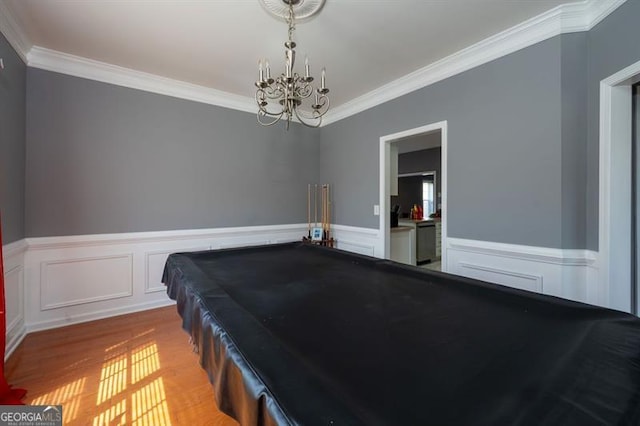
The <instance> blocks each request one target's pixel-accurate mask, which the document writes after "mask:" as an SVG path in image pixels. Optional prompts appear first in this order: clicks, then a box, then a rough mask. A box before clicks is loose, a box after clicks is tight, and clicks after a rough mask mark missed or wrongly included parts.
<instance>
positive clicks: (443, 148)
mask: <svg viewBox="0 0 640 426" xmlns="http://www.w3.org/2000/svg"><path fill="white" fill-rule="evenodd" d="M436 141H437V143H436ZM427 145H428V146H427ZM436 147H439V150H440V162H439V164H438V167H437V169H439V171H435V170H436V167H430V166H428V165H416V166H415V167H417V168H416V169H415V170H413V172H414V173H417V172H419V171H424V170H427V169H428V170H427V171H429V172H431V171H435V173H434V174H433V176H434V180H433V187H432V188H431V189H432V191H433V194H432V195H433V197H431V198H432V199H429V197H427V204H429V203H430V202H431V206H432V208H433V209H434V210H435V212H434V213H437V215H438V217H437V219H438V221H439V223H438V245H439V248H440V250H438V256H437V259H434V263H436V262H435V260H437V261H438V262H439V263H440V265H441V266H440V268H439V269H441V270H442V271H446V270H447V266H446V265H447V264H446V238H447V237H446V236H447V231H446V229H447V227H446V226H447V209H446V200H447V184H446V183H447V122H446V121H442V122H438V123H433V124H429V125H426V126H421V127H417V128H414V129H409V130H406V131H403V132H398V133H394V134H390V135H387V136H383V137H381V138H380V199H379V201H380V240H379V245H380V251H381V253H384V258H385V259H390V258H391V221H392V220H391V219H392V217H391V216H392V212H391V210H392V208H393V207H394V202H392V200H391V198H392V197H391V196H392V194H396V195H397V192H396V188H397V183H398V178H397V176H398V174H399V172H400V174H403V173H402V172H404V174H411V172H410V171H408V170H407V169H405V170H399V169H398V158H399V156H400V155H408V154H409V153H411V152H418V151H424V150H428V149H429V148H436ZM427 192H428V191H427ZM427 195H428V194H427ZM420 203H421V210H422V212H423V216H424V217H426V218H428V217H429V214H425V213H424V206H425V204H424V199H421V200H420ZM395 204H399V203H398V201H397V199H396V200H395ZM403 204H407V203H406V202H405V203H403ZM411 204H412V205H413V204H417V203H411ZM427 207H429V206H427ZM401 208H402V209H403V212H402V213H404V214H405V215H406V214H407V213H408V212H409V209H410V208H411V206H409V205H405V206H403V207H401ZM404 210H406V211H404ZM402 213H399V214H400V215H402ZM416 231H417V227H416ZM413 238H414V241H415V238H416V234H414V236H413ZM416 252H417V249H416V246H415V245H414V250H413V253H412V256H413V260H414V261H415V260H416V254H417V253H416ZM407 263H409V262H407ZM414 264H415V263H414Z"/></svg>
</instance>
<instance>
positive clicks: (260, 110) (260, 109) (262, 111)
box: [255, 90, 286, 117]
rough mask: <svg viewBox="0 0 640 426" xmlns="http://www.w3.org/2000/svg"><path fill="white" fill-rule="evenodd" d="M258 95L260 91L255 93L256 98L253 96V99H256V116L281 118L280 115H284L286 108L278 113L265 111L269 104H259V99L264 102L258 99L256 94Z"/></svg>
mask: <svg viewBox="0 0 640 426" xmlns="http://www.w3.org/2000/svg"><path fill="white" fill-rule="evenodd" d="M259 93H261V90H258V91H256V96H255V98H256V103H257V104H258V114H262V115H264V116H267V115H268V116H270V117H276V116H279V117H281V116H282V114H284V113H285V111H286V108H284V107H283V108H282V109H281V110H280V111H269V110H268V109H267V106H269V105H270V104H268V103H266V100H265V101H264V102H265V103H266V104H263V103H262V102H261V99H262V100H264V98H260V97H259V96H258V94H259Z"/></svg>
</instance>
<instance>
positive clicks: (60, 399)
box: [29, 377, 87, 424]
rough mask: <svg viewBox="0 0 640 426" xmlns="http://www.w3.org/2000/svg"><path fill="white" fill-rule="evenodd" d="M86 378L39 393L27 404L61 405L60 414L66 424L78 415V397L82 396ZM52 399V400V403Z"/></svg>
mask: <svg viewBox="0 0 640 426" xmlns="http://www.w3.org/2000/svg"><path fill="white" fill-rule="evenodd" d="M86 381H87V378H86V377H83V378H81V379H78V380H75V381H73V382H70V383H67V384H66V385H64V386H61V387H59V388H57V389H56V390H54V391H52V392H49V393H46V394H44V395H40V396H39V397H37V398H35V399H33V401H31V402H30V403H29V404H30V405H49V404H55V405H62V406H63V410H62V415H63V418H62V420H63V422H64V423H65V424H66V423H68V422H71V421H73V420H75V419H76V418H77V416H78V407H79V405H80V397H81V396H82V392H84V387H85V384H86ZM52 401H54V402H53V403H52Z"/></svg>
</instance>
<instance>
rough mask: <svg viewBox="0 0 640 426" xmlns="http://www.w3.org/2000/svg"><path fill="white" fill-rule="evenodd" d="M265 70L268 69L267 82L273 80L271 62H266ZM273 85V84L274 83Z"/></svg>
mask: <svg viewBox="0 0 640 426" xmlns="http://www.w3.org/2000/svg"><path fill="white" fill-rule="evenodd" d="M265 68H266V69H267V81H269V80H271V68H269V61H266V64H265ZM271 83H273V81H272V82H271ZM271 83H269V84H271Z"/></svg>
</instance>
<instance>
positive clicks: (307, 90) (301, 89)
mask: <svg viewBox="0 0 640 426" xmlns="http://www.w3.org/2000/svg"><path fill="white" fill-rule="evenodd" d="M312 94H313V86H312V85H311V84H310V83H306V82H305V83H303V84H302V85H301V86H297V87H296V95H298V96H299V97H301V98H303V99H306V98H308V97H309V96H311V95H312Z"/></svg>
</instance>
